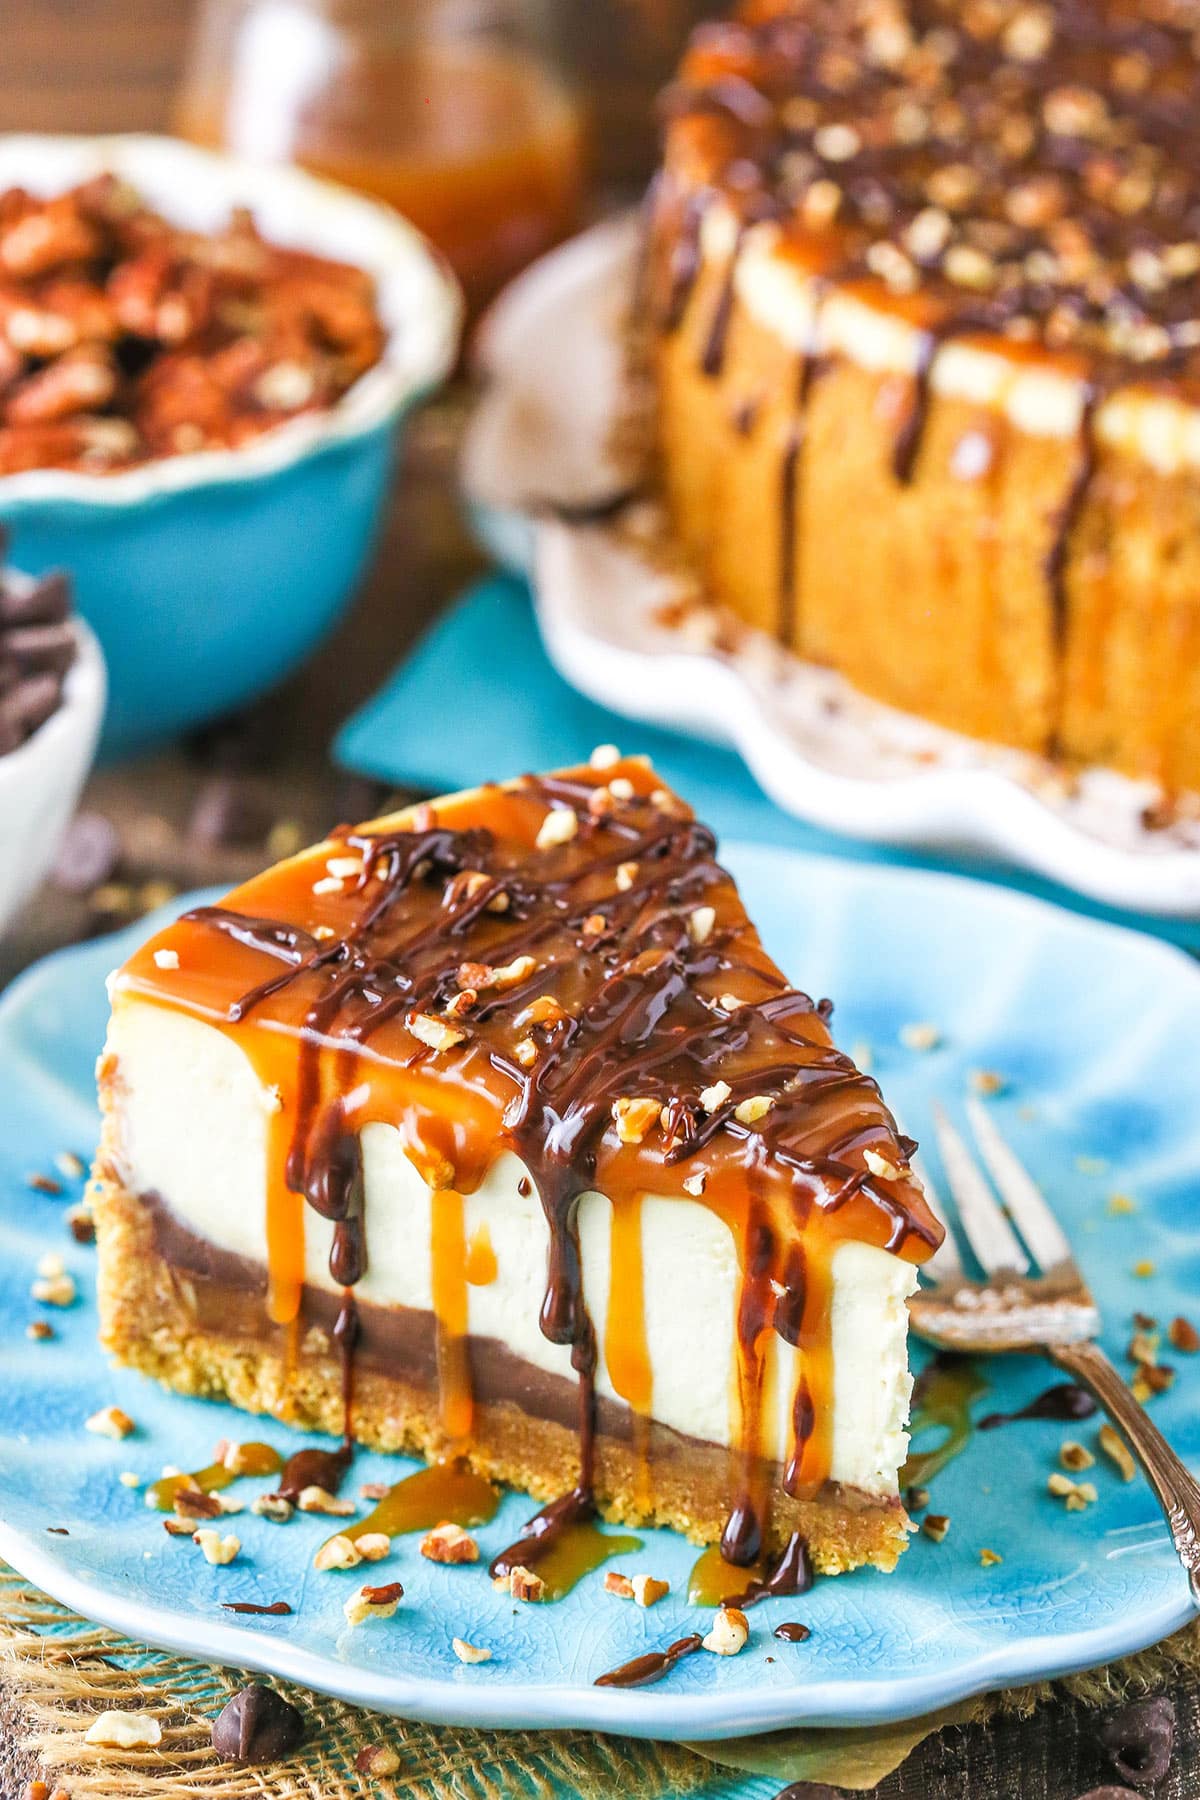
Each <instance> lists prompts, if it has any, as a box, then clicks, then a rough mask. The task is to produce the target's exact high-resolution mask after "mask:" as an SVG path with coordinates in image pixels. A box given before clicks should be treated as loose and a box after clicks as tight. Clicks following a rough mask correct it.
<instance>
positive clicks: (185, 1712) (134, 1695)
mask: <svg viewBox="0 0 1200 1800" xmlns="http://www.w3.org/2000/svg"><path fill="white" fill-rule="evenodd" d="M1181 1669H1193V1670H1197V1671H1200V1623H1197V1624H1194V1625H1192V1626H1190V1627H1188V1629H1187V1630H1185V1631H1182V1632H1180V1633H1179V1634H1178V1635H1177V1636H1176V1637H1173V1638H1169V1639H1168V1640H1167V1641H1166V1642H1165V1643H1164V1644H1160V1645H1158V1646H1157V1647H1156V1648H1155V1649H1153V1650H1148V1651H1145V1652H1143V1653H1142V1654H1141V1655H1139V1656H1135V1657H1131V1658H1129V1659H1128V1660H1126V1661H1125V1662H1122V1663H1115V1664H1112V1665H1110V1666H1109V1667H1107V1668H1104V1669H1097V1670H1092V1671H1090V1672H1088V1673H1087V1674H1085V1675H1077V1676H1073V1677H1071V1678H1069V1679H1068V1680H1065V1681H1063V1682H1060V1683H1057V1684H1050V1683H1045V1684H1042V1685H1041V1686H1039V1687H1034V1688H1021V1689H1016V1690H1013V1691H1011V1692H1009V1693H1006V1694H997V1695H988V1696H985V1697H984V1698H982V1699H979V1700H973V1701H968V1702H966V1703H965V1704H964V1705H962V1706H960V1707H954V1708H950V1709H948V1710H947V1711H946V1712H945V1713H941V1714H936V1715H933V1716H931V1717H930V1718H927V1719H923V1720H916V1721H913V1722H911V1723H910V1724H907V1725H904V1726H899V1727H882V1728H880V1729H879V1730H878V1731H861V1732H830V1731H825V1732H813V1731H791V1732H775V1733H772V1734H770V1735H769V1736H765V1737H759V1738H751V1739H739V1740H736V1741H731V1742H729V1743H727V1744H705V1745H703V1746H700V1745H696V1746H686V1745H681V1744H678V1745H677V1744H648V1743H644V1742H641V1741H639V1740H634V1739H628V1738H605V1737H600V1736H597V1735H596V1734H595V1733H592V1732H504V1733H487V1732H482V1731H465V1730H464V1731H460V1730H454V1729H451V1728H450V1727H438V1726H430V1725H418V1724H413V1723H411V1722H409V1721H406V1720H401V1719H390V1718H382V1717H380V1716H379V1715H377V1714H373V1713H370V1712H366V1711H364V1710H363V1709H361V1708H359V1707H354V1706H346V1705H344V1704H343V1703H342V1702H341V1701H338V1700H327V1699H324V1698H322V1697H321V1696H318V1695H312V1694H309V1693H307V1692H306V1691H303V1690H296V1689H293V1688H291V1687H290V1686H289V1685H288V1684H287V1683H286V1682H277V1683H275V1684H274V1685H275V1686H277V1687H279V1689H280V1690H281V1692H283V1693H285V1694H287V1695H288V1696H289V1697H290V1698H291V1699H293V1700H294V1701H295V1702H296V1703H297V1704H298V1705H299V1706H300V1707H301V1709H302V1711H303V1712H304V1715H305V1718H306V1721H307V1725H308V1735H307V1738H306V1740H305V1743H304V1745H303V1746H302V1747H301V1749H300V1750H299V1751H298V1752H297V1753H296V1755H295V1756H293V1757H291V1758H290V1759H289V1760H288V1761H287V1762H286V1763H283V1764H276V1765H273V1766H271V1767H269V1768H266V1769H247V1770H239V1769H234V1768H231V1767H230V1766H229V1765H228V1764H227V1763H221V1762H218V1761H217V1759H216V1757H215V1756H214V1754H213V1751H212V1747H211V1743H210V1738H209V1733H210V1727H211V1722H212V1719H213V1716H214V1715H215V1714H216V1713H217V1712H218V1711H219V1710H220V1708H221V1707H222V1706H223V1705H224V1703H225V1701H226V1700H227V1699H228V1698H229V1697H230V1695H231V1694H233V1693H235V1692H236V1691H237V1689H238V1688H239V1687H240V1686H241V1685H242V1683H243V1681H244V1680H245V1679H246V1678H245V1677H244V1676H243V1675H241V1674H239V1673H238V1672H237V1671H234V1670H228V1669H219V1668H212V1667H209V1666H208V1665H206V1664H204V1663H198V1662H193V1661H192V1660H191V1659H190V1658H187V1657H182V1656H173V1655H169V1654H167V1653H166V1652H163V1651H158V1650H148V1649H146V1648H145V1647H144V1646H140V1645H137V1644H134V1643H131V1642H130V1641H129V1640H128V1639H127V1638H123V1637H121V1636H119V1635H118V1634H117V1633H115V1632H111V1631H105V1630H102V1629H100V1628H98V1627H96V1626H93V1625H90V1624H89V1623H88V1622H87V1621H86V1620H85V1619H82V1618H80V1617H78V1615H76V1614H74V1613H71V1612H69V1611H68V1610H67V1609H66V1608H65V1607H61V1606H58V1605H57V1604H56V1603H55V1602H54V1601H52V1600H49V1599H47V1598H46V1597H45V1596H44V1595H42V1594H39V1593H38V1592H36V1591H35V1590H34V1589H32V1588H30V1587H29V1586H28V1584H27V1583H25V1582H24V1581H22V1580H21V1579H20V1578H19V1577H18V1576H16V1575H14V1574H12V1573H11V1572H10V1571H7V1570H2V1571H0V1686H2V1687H3V1689H4V1691H5V1694H6V1697H7V1699H8V1700H9V1702H10V1707H11V1712H12V1715H13V1717H14V1718H15V1720H16V1729H17V1731H18V1733H19V1736H20V1741H21V1747H22V1748H23V1749H25V1750H27V1751H28V1752H30V1753H31V1754H32V1755H33V1756H34V1757H35V1758H36V1759H37V1761H38V1762H39V1763H40V1765H41V1768H42V1769H43V1770H44V1771H45V1772H46V1773H47V1775H48V1776H49V1777H50V1779H51V1780H53V1781H56V1782H58V1783H60V1784H61V1785H62V1786H63V1787H64V1788H65V1789H66V1790H67V1792H68V1793H69V1794H70V1796H71V1800H189V1797H191V1796H195V1797H196V1800H202V1797H205V1796H211V1795H216V1794H220V1795H221V1796H223V1797H226V1800H249V1797H250V1796H253V1797H254V1800H361V1796H363V1795H364V1794H367V1793H370V1794H372V1795H379V1796H381V1797H382V1800H401V1796H403V1797H405V1800H552V1797H553V1800H562V1797H571V1796H577V1797H578V1800H615V1797H616V1796H620V1797H621V1800H676V1797H678V1800H685V1797H686V1796H687V1795H689V1794H694V1793H698V1792H699V1791H700V1790H701V1789H703V1788H705V1787H706V1786H707V1787H709V1788H710V1791H711V1784H712V1783H713V1781H714V1778H715V1777H717V1775H718V1774H719V1773H721V1772H723V1773H724V1774H726V1775H728V1776H729V1777H731V1778H733V1779H736V1775H735V1772H736V1771H739V1770H740V1771H743V1772H745V1773H753V1774H757V1775H765V1776H771V1777H773V1778H775V1779H777V1780H778V1781H779V1782H780V1783H781V1784H782V1783H783V1782H785V1781H798V1780H812V1781H825V1782H831V1783H833V1784H835V1785H838V1786H846V1787H849V1788H852V1789H855V1790H860V1791H861V1790H863V1789H865V1788H869V1787H871V1786H873V1785H874V1784H875V1783H876V1782H877V1781H879V1780H881V1779H882V1778H883V1776H885V1775H886V1774H888V1773H889V1772H890V1771H891V1770H892V1769H894V1768H896V1767H898V1766H899V1764H900V1763H901V1762H902V1761H903V1760H904V1758H905V1757H906V1756H907V1755H908V1754H909V1752H910V1751H911V1749H912V1748H913V1746H914V1745H915V1744H916V1743H918V1742H920V1740H921V1739H922V1738H923V1737H925V1736H927V1735H928V1734H929V1732H930V1731H935V1730H937V1729H938V1728H939V1727H940V1726H941V1725H943V1724H949V1723H962V1722H965V1721H969V1720H982V1719H985V1718H988V1717H991V1716H994V1715H995V1714H996V1713H998V1712H1018V1713H1029V1712H1032V1711H1033V1710H1034V1708H1035V1707H1036V1706H1037V1705H1039V1704H1040V1703H1041V1702H1042V1701H1043V1700H1044V1699H1046V1698H1047V1697H1048V1696H1049V1695H1050V1694H1052V1693H1053V1692H1054V1690H1055V1687H1057V1688H1059V1689H1060V1690H1063V1691H1065V1692H1067V1693H1069V1694H1071V1695H1072V1696H1073V1697H1074V1698H1075V1699H1077V1700H1079V1701H1082V1702H1083V1703H1084V1704H1088V1705H1103V1704H1105V1703H1111V1702H1112V1701H1114V1700H1116V1699H1119V1698H1127V1697H1129V1696H1132V1695H1134V1694H1143V1693H1147V1692H1152V1691H1154V1690H1155V1689H1156V1688H1159V1687H1162V1686H1163V1685H1165V1684H1166V1683H1167V1682H1168V1681H1170V1680H1171V1679H1172V1678H1173V1677H1175V1676H1177V1675H1178V1674H1179V1672H1180V1670H1181ZM110 1708H120V1709H123V1710H128V1711H131V1712H150V1713H153V1715H154V1716H155V1717H156V1718H157V1719H158V1721H159V1724H160V1726H161V1727H162V1743H161V1745H159V1746H158V1747H157V1748H156V1749H154V1750H147V1751H139V1752H132V1753H118V1752H114V1751H112V1750H103V1749H100V1748H98V1747H94V1746H91V1745H88V1744H86V1743H85V1742H84V1733H85V1731H86V1730H87V1726H88V1724H89V1722H90V1720H91V1719H92V1718H93V1717H94V1716H95V1715H96V1714H97V1713H100V1712H103V1711H106V1710H108V1709H110ZM381 1744H383V1745H388V1746H390V1747H391V1748H392V1749H394V1750H395V1751H396V1752H397V1754H398V1755H399V1757H400V1764H401V1766H400V1769H399V1771H398V1772H397V1773H396V1774H395V1775H393V1776H391V1777H390V1778H385V1779H382V1780H380V1779H378V1778H376V1777H366V1776H364V1775H362V1774H360V1773H359V1772H358V1771H357V1770H356V1767H355V1763H356V1760H357V1758H358V1757H359V1756H360V1754H361V1753H362V1751H363V1750H364V1749H367V1748H368V1747H370V1746H373V1745H381Z"/></svg>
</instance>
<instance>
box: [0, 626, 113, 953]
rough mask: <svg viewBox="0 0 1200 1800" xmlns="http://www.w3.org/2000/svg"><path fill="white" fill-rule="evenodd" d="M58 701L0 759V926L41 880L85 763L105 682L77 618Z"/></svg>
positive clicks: (92, 643) (96, 649)
mask: <svg viewBox="0 0 1200 1800" xmlns="http://www.w3.org/2000/svg"><path fill="white" fill-rule="evenodd" d="M72 624H73V625H74V627H75V636H76V640H77V643H78V653H77V655H76V658H75V661H74V663H73V664H72V666H71V667H70V669H68V671H67V675H66V679H65V681H64V682H63V694H62V701H61V703H60V704H59V706H58V708H57V709H56V711H55V712H53V713H52V714H51V715H50V717H49V718H48V719H47V720H46V722H45V724H44V725H39V726H38V729H37V730H36V731H35V732H34V733H33V736H32V737H30V738H28V739H27V740H26V741H25V743H23V744H22V745H21V746H20V748H19V749H16V750H13V751H10V752H9V754H8V755H7V756H0V930H4V929H5V928H6V927H7V926H8V925H9V923H10V922H11V920H12V918H13V915H14V913H16V911H17V909H18V908H19V907H20V906H21V905H22V904H23V903H24V901H26V900H27V899H28V898H29V896H30V894H32V893H33V891H34V889H35V888H36V887H38V886H39V884H40V883H41V882H42V881H43V880H44V879H45V877H46V875H47V874H48V873H49V870H50V868H51V865H52V864H53V862H54V858H55V855H56V854H57V851H58V847H59V844H60V843H61V841H62V836H63V833H64V832H65V830H66V828H67V825H68V823H69V822H70V819H71V816H72V814H73V813H74V811H75V805H76V802H77V801H78V799H79V794H80V790H81V789H82V787H83V784H84V782H85V781H86V779H87V774H88V770H89V769H90V768H91V766H92V757H93V755H94V753H95V749H96V740H97V738H98V736H99V734H100V721H101V719H102V717H103V716H104V695H105V691H106V688H107V681H106V678H105V671H104V658H103V657H102V656H101V654H100V646H99V644H98V643H97V642H96V639H95V636H94V635H93V633H92V632H91V631H90V630H89V628H88V627H87V626H86V625H85V624H84V622H83V620H82V619H79V618H75V619H73V620H72Z"/></svg>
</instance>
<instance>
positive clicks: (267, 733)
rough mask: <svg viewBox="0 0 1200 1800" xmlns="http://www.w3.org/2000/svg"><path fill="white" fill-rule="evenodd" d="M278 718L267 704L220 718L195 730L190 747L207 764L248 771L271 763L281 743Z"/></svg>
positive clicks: (230, 770) (196, 758) (229, 771)
mask: <svg viewBox="0 0 1200 1800" xmlns="http://www.w3.org/2000/svg"><path fill="white" fill-rule="evenodd" d="M275 736H276V734H275V728H274V722H273V721H272V719H271V718H270V717H269V715H268V713H267V711H266V709H265V708H263V707H256V708H254V709H253V710H251V711H249V712H244V713H235V714H233V715H231V716H230V717H227V718H224V719H216V720H214V722H213V723H212V724H211V725H205V726H203V727H202V728H201V729H200V730H199V731H196V732H193V734H192V735H191V737H189V738H188V740H187V749H188V752H189V754H190V755H191V756H192V758H193V760H194V761H196V762H198V763H199V764H200V765H201V766H202V767H203V768H207V769H214V770H223V771H224V772H226V773H227V774H230V775H238V774H245V773H247V772H249V771H250V770H257V769H262V768H265V767H267V766H268V765H269V764H270V762H271V761H272V760H273V756H274V752H275V751H276V750H277V748H278V745H277V743H276V742H275Z"/></svg>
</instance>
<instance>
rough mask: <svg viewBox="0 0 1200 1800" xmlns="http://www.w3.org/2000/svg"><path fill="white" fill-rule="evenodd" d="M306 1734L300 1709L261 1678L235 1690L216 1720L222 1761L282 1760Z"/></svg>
mask: <svg viewBox="0 0 1200 1800" xmlns="http://www.w3.org/2000/svg"><path fill="white" fill-rule="evenodd" d="M303 1738H304V1718H303V1715H302V1714H301V1713H300V1711H299V1709H298V1708H297V1707H295V1706H293V1705H292V1704H291V1702H290V1701H289V1700H285V1699H284V1697H283V1695H282V1694H277V1693H276V1692H275V1689H274V1688H269V1687H264V1686H263V1685H262V1683H261V1682H258V1681H253V1682H251V1683H250V1685H249V1687H244V1688H242V1690H241V1692H240V1693H237V1694H235V1695H234V1696H233V1699H232V1700H230V1701H227V1703H226V1704H225V1705H224V1706H223V1707H222V1708H221V1711H220V1712H219V1713H218V1714H217V1716H216V1718H215V1719H214V1720H213V1727H212V1745H213V1749H214V1750H215V1751H216V1753H217V1755H218V1756H219V1757H220V1758H221V1761H222V1762H232V1763H266V1762H278V1761H279V1760H280V1759H281V1758H283V1757H285V1756H290V1755H291V1753H292V1751H293V1750H295V1749H296V1748H297V1746H298V1745H299V1744H300V1743H301V1742H302V1740H303Z"/></svg>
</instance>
